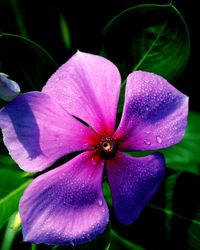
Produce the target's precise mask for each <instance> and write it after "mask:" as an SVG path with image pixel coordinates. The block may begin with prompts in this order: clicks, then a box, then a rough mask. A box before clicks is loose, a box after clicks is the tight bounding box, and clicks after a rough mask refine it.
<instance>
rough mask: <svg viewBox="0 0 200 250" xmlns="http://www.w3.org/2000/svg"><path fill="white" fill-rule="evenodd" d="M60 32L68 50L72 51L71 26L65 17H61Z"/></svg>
mask: <svg viewBox="0 0 200 250" xmlns="http://www.w3.org/2000/svg"><path fill="white" fill-rule="evenodd" d="M60 31H61V35H62V40H63V43H64V45H65V47H66V49H67V50H70V49H71V37H70V32H69V26H68V24H67V21H66V20H65V17H64V16H63V15H60Z"/></svg>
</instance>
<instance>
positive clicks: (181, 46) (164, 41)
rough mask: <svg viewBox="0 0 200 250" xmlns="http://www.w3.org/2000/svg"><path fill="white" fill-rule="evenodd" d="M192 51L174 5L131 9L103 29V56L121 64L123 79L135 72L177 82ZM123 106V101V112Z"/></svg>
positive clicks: (144, 6)
mask: <svg viewBox="0 0 200 250" xmlns="http://www.w3.org/2000/svg"><path fill="white" fill-rule="evenodd" d="M127 27H128V29H127ZM189 51H190V38H189V33H188V28H187V25H186V23H185V21H184V19H183V17H182V16H181V14H180V13H179V11H178V10H177V9H176V8H175V7H174V6H173V5H172V4H168V5H156V4H144V5H139V6H135V7H131V8H129V9H126V10H124V11H122V12H121V13H119V14H118V15H117V16H115V17H114V18H113V19H112V20H111V21H110V22H109V23H108V24H107V25H106V26H105V28H104V30H103V48H102V51H101V54H102V55H104V56H106V57H107V58H109V59H110V60H111V61H113V62H114V63H115V64H117V65H118V67H119V69H120V72H121V74H122V79H123V80H124V79H126V77H127V75H128V74H129V73H131V72H132V71H134V70H144V71H149V72H154V73H156V74H158V75H161V76H163V77H165V78H166V79H168V80H169V81H171V80H174V79H176V78H177V77H178V76H180V75H181V73H182V72H183V70H184V68H185V66H186V63H187V61H188V57H189ZM124 85H125V81H124V82H123V84H122V87H124ZM122 91H124V88H123V90H122ZM123 95H124V93H123V92H122V96H123ZM122 107H123V98H122V100H121V99H120V103H119V112H121V111H122Z"/></svg>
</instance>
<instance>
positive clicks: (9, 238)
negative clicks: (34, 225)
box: [1, 213, 19, 250]
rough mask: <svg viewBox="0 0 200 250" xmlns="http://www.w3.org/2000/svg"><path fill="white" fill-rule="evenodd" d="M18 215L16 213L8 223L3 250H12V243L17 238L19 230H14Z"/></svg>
mask: <svg viewBox="0 0 200 250" xmlns="http://www.w3.org/2000/svg"><path fill="white" fill-rule="evenodd" d="M17 214H18V213H14V214H13V215H12V216H11V217H10V218H9V221H8V224H7V227H6V230H5V233H4V237H3V242H2V245H1V250H10V249H12V248H11V246H12V243H13V240H14V238H15V236H16V234H17V233H18V231H19V229H16V228H14V223H15V220H16V216H17Z"/></svg>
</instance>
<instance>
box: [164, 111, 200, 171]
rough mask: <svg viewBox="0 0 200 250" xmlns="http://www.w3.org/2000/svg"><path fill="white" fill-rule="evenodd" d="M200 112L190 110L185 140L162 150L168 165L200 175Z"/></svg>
mask: <svg viewBox="0 0 200 250" xmlns="http://www.w3.org/2000/svg"><path fill="white" fill-rule="evenodd" d="M199 145H200V114H198V113H195V112H189V116H188V125H187V129H186V133H185V136H184V138H183V140H182V141H181V142H180V143H179V144H177V145H175V146H173V147H170V148H169V149H164V150H162V152H163V153H164V155H165V158H166V163H167V167H168V168H171V169H174V170H179V171H187V172H191V173H194V174H197V175H200V157H199V156H200V147H199Z"/></svg>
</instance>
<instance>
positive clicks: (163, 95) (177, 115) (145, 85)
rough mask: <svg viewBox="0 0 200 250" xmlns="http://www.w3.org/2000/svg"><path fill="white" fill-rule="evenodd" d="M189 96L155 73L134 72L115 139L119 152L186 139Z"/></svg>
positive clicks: (154, 147) (164, 146) (128, 81)
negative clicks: (117, 140) (119, 141)
mask: <svg viewBox="0 0 200 250" xmlns="http://www.w3.org/2000/svg"><path fill="white" fill-rule="evenodd" d="M187 114H188V97H187V96H185V95H184V94H182V93H181V92H180V91H178V90H177V89H176V88H174V87H173V86H172V85H170V84H169V83H168V82H167V81H166V80H165V79H164V78H162V77H160V76H158V75H155V74H153V73H147V72H142V71H135V72H134V73H132V74H130V75H129V76H128V79H127V85H126V94H125V104H124V110H123V115H122V119H121V122H120V125H119V127H118V129H117V131H116V133H115V138H118V139H119V138H120V140H121V143H120V145H119V149H120V150H127V151H132V150H154V149H161V148H166V147H169V146H171V145H173V144H176V143H178V142H179V141H180V140H181V139H182V138H183V136H184V133H185V128H186V123H187Z"/></svg>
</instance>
